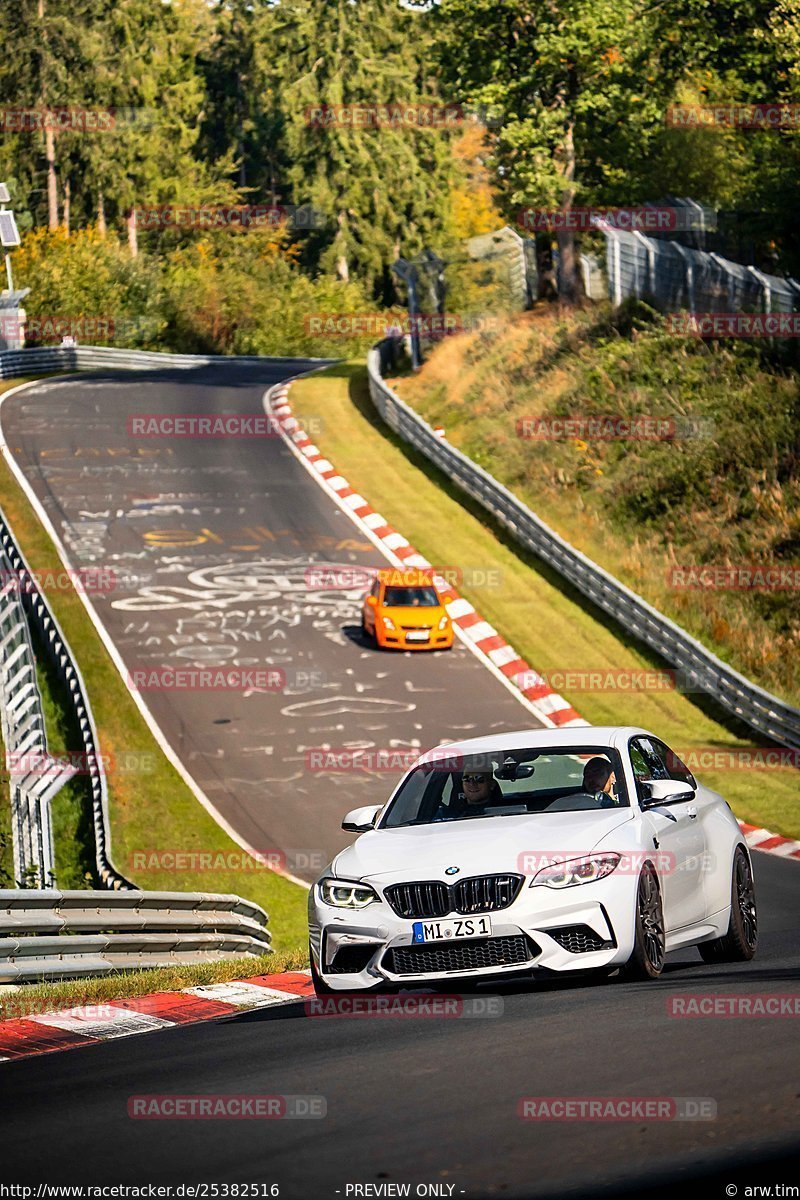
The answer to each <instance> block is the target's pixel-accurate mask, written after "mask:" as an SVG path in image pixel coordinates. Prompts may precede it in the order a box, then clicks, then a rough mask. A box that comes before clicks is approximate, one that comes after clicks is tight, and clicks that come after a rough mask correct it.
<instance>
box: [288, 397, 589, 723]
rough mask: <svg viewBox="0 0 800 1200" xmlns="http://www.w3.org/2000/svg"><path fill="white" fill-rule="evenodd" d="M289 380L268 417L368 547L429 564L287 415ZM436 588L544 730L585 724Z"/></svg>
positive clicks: (400, 561) (453, 593) (450, 594)
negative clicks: (366, 542) (273, 419)
mask: <svg viewBox="0 0 800 1200" xmlns="http://www.w3.org/2000/svg"><path fill="white" fill-rule="evenodd" d="M290 386H291V381H289V382H288V383H287V382H284V383H279V384H276V385H275V386H274V387H272V388H270V389H269V391H268V392H267V393H266V395H265V396H264V407H265V409H266V412H267V415H268V416H273V417H274V418H275V420H276V421H277V423H278V425H279V427H280V429H281V432H282V433H283V435H284V437H285V439H286V441H287V443H288V444H289V446H290V447H291V448H292V449H293V450H294V452H295V454H296V455H297V456H298V457H299V458H300V460H301V461H302V462H303V463H304V464H305V465H306V466H307V467H308V469H309V470H311V471H312V472H313V473H314V474H315V475H316V477H317V478H318V480H319V482H320V483H321V484H322V485H323V487H325V488H326V489H327V490H328V491H329V492H330V493H331V494H332V495H333V497H334V499H335V500H336V501H337V502H338V503H339V506H340V507H341V508H342V509H344V511H345V512H346V513H347V514H348V515H349V516H350V518H351V519H352V520H353V522H354V523H355V524H356V525H357V526H358V527H359V529H360V530H361V531H362V533H364V534H365V535H366V536H367V537H368V538H369V540H370V541H371V542H372V543H373V545H375V546H377V547H378V548H379V549H380V550H382V551H383V553H384V554H385V555H386V557H387V558H388V559H389V561H390V562H391V563H392V564H393V565H394V566H397V567H418V568H421V569H428V568H431V567H432V565H433V564H432V563H429V562H428V560H427V559H426V558H424V557H423V556H422V555H421V554H419V553H418V552H417V551H416V550H415V549H414V547H413V546H412V545H410V544H409V542H408V541H407V540H406V538H404V537H403V535H402V533H399V532H398V530H396V529H394V528H393V527H392V526H391V525H390V524H389V523H388V521H387V520H386V519H385V518H384V517H383V516H381V514H380V513H378V512H376V511H375V509H374V508H372V506H371V505H370V504H369V502H368V501H367V500H365V499H364V497H363V496H361V495H359V493H358V492H356V491H355V490H354V489H353V488H351V487H350V485H349V483H348V482H347V480H346V479H345V478H344V477H343V476H342V475H340V474H339V473H338V471H337V470H336V468H335V467H334V465H333V463H331V462H329V461H328V459H327V458H325V456H324V455H323V454H322V453H321V452H320V450H319V448H318V447H317V446H315V445H314V442H313V441H312V440H311V438H310V437H309V436H308V434H307V433H306V432H305V430H304V429H303V428H302V427H301V425H300V422H299V421H298V420H297V418H296V417H294V416H293V415H292V408H291V405H290V404H289V401H288V398H287V397H288V393H289V388H290ZM434 580H435V582H436V586H437V589H438V590H439V592H440V593H441V595H442V598H443V600H444V604H445V608H446V609H447V612H448V614H449V616H450V619H451V620H452V622H453V626H454V628H455V630H456V633H457V634H458V636H459V637H460V638H461V640H462V641H463V642H464V643H465V645H467V646H468V648H469V649H470V650H472V651H473V653H474V654H475V655H476V656H477V657H478V658H479V659H481V660H482V661H483V663H484V665H485V666H487V667H488V668H489V669H490V670H491V671H492V673H493V674H494V675H496V676H497V677H498V678H499V679H500V680H501V681H502V682H503V683H504V684H505V685H506V686H507V687H509V688H510V689H511V690H512V691H514V692H515V694H516V695H517V698H518V699H519V700H521V702H522V703H523V704H524V705H525V707H526V708H528V709H529V711H530V712H532V713H533V714H534V716H536V717H538V718H539V720H540V721H541V722H542V724H543V725H545V726H546V727H548V728H551V729H552V728H561V727H563V726H566V725H586V724H588V722H586V721H585V720H583V718H582V717H581V716H580V715H579V714H578V713H577V712H576V711H575V709H574V708H573V707H572V705H571V704H570V703H569V701H568V700H565V699H564V697H563V696H560V695H559V694H558V692H554V691H553V690H552V688H551V687H550V686H549V684H548V683H547V682H546V681H545V680H544V679H543V678H542V677H541V675H539V674H538V672H537V671H534V669H533V667H531V666H530V665H529V664H528V663H527V662H525V659H524V658H520V656H519V654H518V653H517V652H516V650H515V649H514V647H513V646H511V645H509V643H508V642H507V641H506V640H505V638H504V637H503V636H502V634H499V633H498V632H497V630H496V629H494V628H493V627H492V626H491V625H490V624H489V622H488V621H485V620H484V619H483V617H482V616H481V615H480V613H479V612H477V610H476V609H475V608H473V606H472V605H471V604H470V602H469V601H468V600H466V599H465V598H464V597H463V596H461V595H460V594H459V592H458V591H457V590H456V589H455V588H454V587H453V586H452V585H451V584H449V583H448V582H447V581H446V580H444V579H442V578H441V576H436V575H434Z"/></svg>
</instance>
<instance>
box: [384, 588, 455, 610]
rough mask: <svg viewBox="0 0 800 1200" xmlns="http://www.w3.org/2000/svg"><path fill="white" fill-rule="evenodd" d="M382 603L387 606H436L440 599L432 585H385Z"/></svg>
mask: <svg viewBox="0 0 800 1200" xmlns="http://www.w3.org/2000/svg"><path fill="white" fill-rule="evenodd" d="M383 603H384V604H386V605H388V607H389V608H438V606H439V604H440V603H441V601H440V600H439V597H438V596H437V595H436V588H432V587H387V589H386V591H385V593H384V597H383Z"/></svg>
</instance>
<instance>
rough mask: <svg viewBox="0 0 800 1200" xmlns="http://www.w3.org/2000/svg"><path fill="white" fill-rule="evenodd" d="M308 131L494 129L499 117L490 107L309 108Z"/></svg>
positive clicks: (393, 103)
mask: <svg viewBox="0 0 800 1200" xmlns="http://www.w3.org/2000/svg"><path fill="white" fill-rule="evenodd" d="M303 117H304V119H305V123H306V125H307V126H308V127H309V128H311V129H332V128H337V127H338V128H342V129H458V128H459V127H460V126H462V125H486V126H490V127H493V126H497V125H500V124H502V120H503V116H502V113H501V111H500V110H499V109H497V108H494V107H492V106H491V105H485V104H483V105H480V104H479V105H467V104H411V103H400V102H396V101H390V102H388V103H386V104H309V105H307V106H306V108H304V109H303Z"/></svg>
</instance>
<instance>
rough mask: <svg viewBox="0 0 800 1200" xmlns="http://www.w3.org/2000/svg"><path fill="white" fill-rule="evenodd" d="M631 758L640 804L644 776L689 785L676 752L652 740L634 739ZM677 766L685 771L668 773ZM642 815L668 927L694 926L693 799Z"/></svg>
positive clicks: (698, 906)
mask: <svg viewBox="0 0 800 1200" xmlns="http://www.w3.org/2000/svg"><path fill="white" fill-rule="evenodd" d="M660 747H663V750H661V749H660ZM630 757H631V766H632V767H633V774H634V778H635V779H636V791H637V795H638V798H639V802H640V803H641V801H642V800H643V799H645V798H646V796H647V787H646V785H647V782H648V780H651V779H674V778H677V779H681V781H682V782H686V783H689V779H688V778H687V775H688V776H691V772H689V771H688V769H687V768H686V767H684V766H683V764H682V763H680V759H678V757H677V755H674V756H672V752H671V751H669V749H668V747H667V746H665V745H664V743H663V742H658V741H657V740H656V739H655V738H650V737H637V738H633V739H632V740H631V743H630ZM673 760H674V765H673ZM678 763H680V767H678V766H677V764H678ZM681 768H682V770H683V772H684V773H685V774H683V775H678V774H673V773H672V772H673V771H679V770H681ZM691 779H692V783H691V784H690V786H696V785H695V784H694V777H693V776H691ZM643 815H644V819H645V822H648V821H649V822H650V824H651V827H652V831H653V836H654V838H655V839H656V841H657V842H658V855H659V877H660V879H661V889H662V898H663V904H664V921H665V924H666V928H667V931H668V932H669V931H672V930H675V929H681V928H682V927H683V926H685V925H693V924H695V922H697V921H701V920H702V919H703V917H704V916H705V913H706V900H705V887H704V866H705V850H706V844H705V832H704V823H703V822H702V821H701V820H700V819H699V814H698V809H697V804H696V801H695V800H694V799H692V800H683V801H679V802H677V803H673V804H664V805H659V806H658V807H657V808H648V809H647V810H646V811H645V812H644V814H643Z"/></svg>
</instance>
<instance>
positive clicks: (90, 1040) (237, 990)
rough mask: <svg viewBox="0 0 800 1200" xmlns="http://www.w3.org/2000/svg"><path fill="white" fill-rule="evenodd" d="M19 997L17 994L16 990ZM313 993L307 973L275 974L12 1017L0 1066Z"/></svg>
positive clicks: (0, 1041) (0, 1037)
mask: <svg viewBox="0 0 800 1200" xmlns="http://www.w3.org/2000/svg"><path fill="white" fill-rule="evenodd" d="M19 994H20V995H22V994H23V990H22V989H21V990H20V993H19ZM314 995H315V992H314V986H313V984H312V982H311V974H310V972H309V971H284V972H282V973H281V974H279V975H257V976H255V977H254V978H253V979H234V980H231V981H230V982H229V983H209V984H204V985H202V986H200V987H190V988H184V989H183V990H182V991H178V992H156V993H154V994H153V995H150V996H132V997H131V998H129V999H119V1000H109V1001H107V1002H98V1003H97V1004H86V1005H80V1006H78V1007H75V1008H65V1009H61V1010H60V1011H57V1012H46V1013H37V1014H35V1015H28V1016H25V1017H14V1018H12V1019H11V1020H9V1021H0V1062H8V1061H11V1060H12V1059H17V1058H27V1057H29V1056H30V1055H32V1054H47V1053H49V1052H51V1051H53V1050H75V1049H77V1048H78V1047H79V1046H94V1045H97V1043H98V1042H107V1041H111V1040H113V1039H115V1038H121V1037H130V1036H131V1035H133V1034H136V1033H151V1032H153V1031H154V1030H156V1029H170V1028H172V1027H173V1026H176V1025H194V1024H196V1023H197V1022H199V1021H213V1020H214V1019H215V1018H217V1017H227V1016H231V1015H232V1014H234V1013H240V1012H243V1011H252V1010H253V1009H257V1008H271V1007H273V1006H275V1005H279V1004H290V1003H292V1002H294V1001H297V1000H304V999H306V998H310V997H313V996H314ZM11 998H12V1000H13V994H12V997H11Z"/></svg>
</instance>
